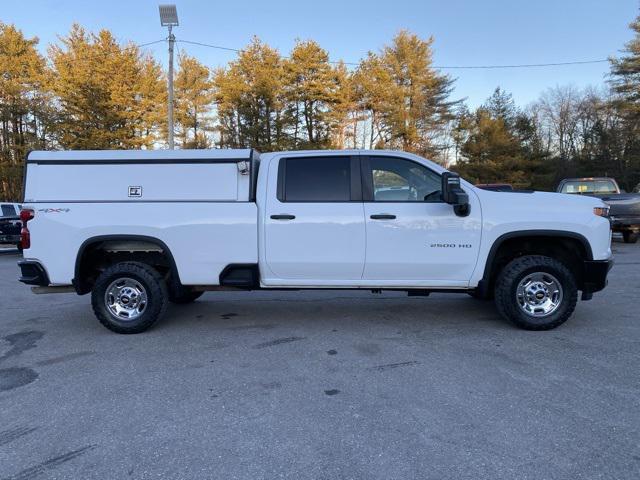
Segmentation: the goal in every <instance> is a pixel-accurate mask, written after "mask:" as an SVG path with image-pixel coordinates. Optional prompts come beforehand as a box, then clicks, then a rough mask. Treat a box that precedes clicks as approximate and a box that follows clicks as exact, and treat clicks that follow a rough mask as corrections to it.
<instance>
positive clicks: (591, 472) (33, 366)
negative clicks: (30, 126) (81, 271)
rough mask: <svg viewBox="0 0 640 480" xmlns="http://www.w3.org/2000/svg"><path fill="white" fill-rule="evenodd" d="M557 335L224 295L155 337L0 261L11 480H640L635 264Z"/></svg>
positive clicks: (328, 300) (440, 300) (450, 301)
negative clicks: (120, 325)
mask: <svg viewBox="0 0 640 480" xmlns="http://www.w3.org/2000/svg"><path fill="white" fill-rule="evenodd" d="M614 248H615V255H616V265H615V267H614V269H613V270H612V271H611V274H610V280H609V286H608V287H607V289H605V290H604V291H603V292H600V293H598V294H596V295H595V296H594V298H593V300H591V301H589V302H579V304H578V307H577V309H576V312H575V314H574V316H573V317H572V318H571V319H570V320H569V321H568V322H567V323H566V324H564V325H563V326H561V327H559V328H557V329H556V330H552V331H549V332H527V331H523V330H518V329H516V328H514V327H513V326H511V325H510V324H508V323H506V322H505V321H503V320H502V319H501V318H500V317H499V316H498V314H497V313H496V311H495V309H494V307H493V304H492V303H491V302H483V301H478V300H474V299H472V298H471V297H468V296H467V295H456V294H434V295H431V296H430V297H428V298H422V297H407V296H406V295H404V294H401V293H383V294H380V295H374V294H371V293H369V292H351V291H345V292H335V291H330V292H318V291H315V292H282V291H279V292H247V293H245V292H233V293H228V292H224V293H223V292H215V293H213V292H212V293H206V294H205V295H204V296H203V297H202V298H201V299H200V300H198V301H197V302H195V303H193V304H191V305H186V306H171V307H170V308H169V311H168V314H167V315H166V317H165V318H164V319H163V320H162V321H161V322H160V323H158V324H157V325H156V326H155V327H154V328H153V329H152V330H150V331H149V332H147V333H144V334H140V335H130V336H126V335H117V334H114V333H111V332H110V331H108V330H106V329H105V328H104V327H102V326H101V325H100V324H99V323H98V321H97V320H96V319H95V318H94V316H93V314H92V311H91V308H90V302H89V297H88V296H82V297H79V296H77V295H75V294H58V295H33V294H32V293H31V292H30V290H29V288H28V287H27V286H25V285H22V284H20V283H18V282H17V277H18V269H17V267H16V262H17V260H18V255H17V254H14V253H12V252H8V253H4V254H2V255H0V479H21V480H26V479H36V478H37V479H40V478H54V479H56V478H59V479H126V478H132V479H152V478H153V479H156V478H163V479H208V478H212V479H213V478H215V479H273V478H291V479H385V480H386V479H403V480H405V479H492V480H494V479H536V480H537V479H560V478H562V479H565V478H566V479H598V478H602V479H634V480H635V479H638V478H640V431H639V430H640V368H639V367H640V355H639V351H640V314H639V313H638V301H639V300H640V245H625V244H622V243H615V244H614Z"/></svg>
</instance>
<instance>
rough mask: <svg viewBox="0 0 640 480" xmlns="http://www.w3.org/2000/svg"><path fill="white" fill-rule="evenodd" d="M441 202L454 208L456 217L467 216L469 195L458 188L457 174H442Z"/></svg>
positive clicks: (458, 177)
mask: <svg viewBox="0 0 640 480" xmlns="http://www.w3.org/2000/svg"><path fill="white" fill-rule="evenodd" d="M442 200H443V201H444V202H445V203H448V204H449V205H453V206H454V211H455V213H456V215H458V216H462V217H465V216H467V215H469V195H468V194H467V192H465V191H464V190H463V189H462V187H461V186H460V175H458V174H457V173H453V172H444V173H443V174H442Z"/></svg>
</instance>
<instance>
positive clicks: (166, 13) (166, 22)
mask: <svg viewBox="0 0 640 480" xmlns="http://www.w3.org/2000/svg"><path fill="white" fill-rule="evenodd" d="M158 8H159V10H160V25H162V26H163V27H167V28H168V29H169V95H168V97H169V99H168V103H169V104H168V109H167V112H168V113H167V116H168V124H169V125H168V132H169V149H171V150H173V146H174V145H173V45H174V44H175V42H176V37H175V36H174V35H173V32H172V31H171V30H172V28H173V27H177V26H178V10H177V9H176V6H175V5H159V7H158Z"/></svg>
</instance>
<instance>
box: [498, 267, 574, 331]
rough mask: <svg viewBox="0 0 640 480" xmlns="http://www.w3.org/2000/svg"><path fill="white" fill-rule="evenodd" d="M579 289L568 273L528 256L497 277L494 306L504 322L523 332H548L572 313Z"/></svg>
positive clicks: (506, 268) (563, 268) (566, 269)
mask: <svg viewBox="0 0 640 480" xmlns="http://www.w3.org/2000/svg"><path fill="white" fill-rule="evenodd" d="M577 301H578V288H577V285H576V280H575V278H574V276H573V274H572V273H571V271H570V270H569V269H568V268H567V267H566V266H565V265H564V264H563V263H561V262H559V261H557V260H555V259H553V258H550V257H545V256H542V255H527V256H524V257H520V258H516V259H515V260H512V261H511V262H510V263H508V264H507V265H506V266H505V267H504V268H503V269H502V271H501V272H500V274H499V275H498V280H497V282H496V286H495V303H496V307H497V309H498V312H500V314H501V315H502V316H503V317H504V318H505V319H507V320H509V321H511V322H513V323H514V324H515V325H517V326H518V327H520V328H524V329H526V330H550V329H552V328H556V327H557V326H559V325H561V324H563V323H564V322H566V321H567V319H568V318H569V317H570V316H571V314H572V313H573V311H574V309H575V307H576V303H577Z"/></svg>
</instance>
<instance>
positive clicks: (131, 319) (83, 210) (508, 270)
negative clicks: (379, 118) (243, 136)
mask: <svg viewBox="0 0 640 480" xmlns="http://www.w3.org/2000/svg"><path fill="white" fill-rule="evenodd" d="M25 185H26V189H25V210H24V212H27V213H26V214H24V215H23V217H24V219H25V224H26V226H25V228H24V229H23V230H24V231H25V234H26V235H28V238H29V241H28V242H23V243H25V245H26V246H27V247H28V248H26V249H25V254H24V256H25V259H24V260H23V261H22V262H21V263H20V267H21V269H22V279H21V280H22V281H23V282H24V283H27V284H31V285H35V286H36V289H39V291H46V292H53V291H68V290H73V291H75V292H76V293H78V294H87V293H91V295H92V303H93V308H94V311H95V313H96V315H97V316H98V319H99V320H100V321H101V322H102V323H103V324H104V325H105V326H106V327H108V328H110V329H111V330H114V331H116V332H120V333H137V332H140V331H143V330H145V329H147V328H149V327H150V326H151V325H152V324H153V323H154V322H155V321H156V320H157V319H158V318H160V316H161V314H162V312H163V311H164V309H165V308H166V302H167V301H172V302H175V303H186V302H190V301H194V300H195V299H197V298H198V297H199V295H201V294H202V292H204V291H208V290H226V289H234V290H238V289H242V290H247V291H251V290H256V289H275V290H278V289H283V288H285V289H286V288H289V289H368V290H372V291H381V290H401V291H406V292H408V293H409V294H410V295H424V296H427V295H429V294H430V293H431V292H452V293H469V294H471V295H473V296H474V297H476V298H485V299H490V298H494V299H495V301H496V305H497V307H498V311H499V312H500V313H501V314H502V315H503V316H504V317H505V318H507V319H509V320H511V321H513V322H514V323H515V324H516V325H518V326H520V327H523V328H528V329H533V330H541V329H548V328H554V327H556V326H558V325H560V324H561V323H563V322H564V321H565V320H566V319H567V318H569V316H570V315H571V313H572V312H573V309H574V307H575V304H576V301H577V298H578V292H579V291H581V292H582V298H583V299H584V300H588V299H590V298H591V296H592V294H593V293H594V292H597V291H599V290H601V289H603V288H604V286H605V285H606V276H607V272H608V270H609V268H610V267H611V265H612V255H611V248H610V240H611V239H610V230H609V221H608V219H607V217H606V216H607V211H608V209H607V207H606V205H605V204H604V203H603V202H602V201H600V200H598V199H594V198H587V197H570V196H566V195H560V194H555V193H542V192H493V191H486V190H482V189H479V188H476V187H474V186H473V185H471V184H470V183H468V182H466V181H464V180H462V179H460V178H459V177H458V175H457V174H455V173H452V172H449V171H447V170H446V169H444V168H443V167H441V166H439V165H437V164H436V163H433V162H430V161H428V160H426V159H424V158H421V157H419V156H416V155H413V154H410V153H406V152H398V151H384V150H375V151H359V150H339V151H293V152H274V153H267V154H259V153H258V152H256V151H255V150H198V151H189V150H181V151H164V152H158V151H144V152H142V151H137V152H91V151H88V152H34V153H32V154H30V155H29V158H28V159H27V178H26V182H25ZM24 212H23V213H24ZM45 239H46V241H45ZM54 249H55V250H54Z"/></svg>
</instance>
